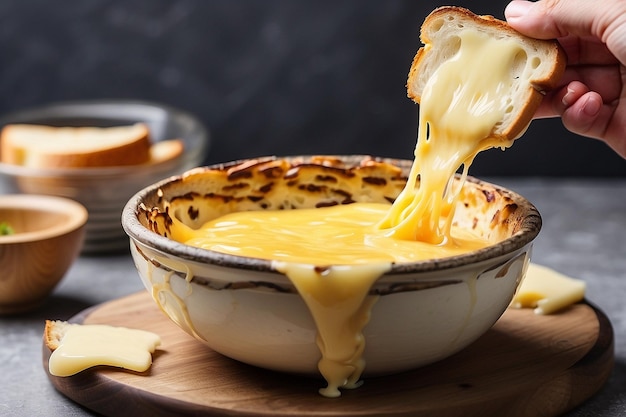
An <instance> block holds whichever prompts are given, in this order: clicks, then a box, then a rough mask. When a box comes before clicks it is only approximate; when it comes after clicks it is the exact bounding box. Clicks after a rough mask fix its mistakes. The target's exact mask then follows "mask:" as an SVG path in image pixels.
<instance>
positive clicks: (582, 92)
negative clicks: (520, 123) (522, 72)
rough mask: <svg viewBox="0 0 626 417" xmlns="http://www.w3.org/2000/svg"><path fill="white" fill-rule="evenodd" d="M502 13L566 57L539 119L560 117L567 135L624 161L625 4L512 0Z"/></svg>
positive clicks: (620, 1)
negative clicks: (598, 143)
mask: <svg viewBox="0 0 626 417" xmlns="http://www.w3.org/2000/svg"><path fill="white" fill-rule="evenodd" d="M504 14H505V16H506V19H507V21H508V23H509V24H510V25H511V26H512V27H513V28H514V29H516V30H518V31H519V32H521V33H523V34H525V35H527V36H531V37H534V38H539V39H551V38H557V39H558V41H559V42H560V43H561V46H563V49H564V50H565V53H566V54H567V57H568V64H567V68H566V70H565V74H564V75H563V78H562V80H561V83H560V87H557V88H556V89H555V90H554V91H552V92H550V93H548V94H547V95H546V97H545V98H544V99H543V101H542V103H541V106H540V108H539V109H538V110H537V113H536V114H535V117H536V118H543V117H555V116H561V119H562V121H563V124H564V125H565V127H566V128H567V129H568V130H570V131H572V132H574V133H576V134H579V135H582V136H588V137H592V138H597V139H601V140H603V141H604V142H606V143H607V144H608V145H609V146H610V147H611V148H613V149H614V150H615V151H616V152H617V153H618V154H620V155H621V156H622V157H624V158H626V2H625V1H623V0H602V1H589V0H538V1H536V2H531V1H526V0H513V1H512V2H511V3H509V5H508V6H507V7H506V9H505V12H504Z"/></svg>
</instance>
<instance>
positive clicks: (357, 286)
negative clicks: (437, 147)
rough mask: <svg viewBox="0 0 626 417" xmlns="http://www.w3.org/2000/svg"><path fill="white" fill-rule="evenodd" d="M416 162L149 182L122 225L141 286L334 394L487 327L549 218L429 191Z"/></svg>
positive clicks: (467, 187) (522, 206) (267, 361)
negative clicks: (317, 380)
mask: <svg viewBox="0 0 626 417" xmlns="http://www.w3.org/2000/svg"><path fill="white" fill-rule="evenodd" d="M414 171H415V170H413V169H412V161H408V160H393V159H383V158H375V157H371V156H359V155H356V156H355V155H353V156H298V157H284V158H281V157H267V158H258V159H250V160H243V161H235V162H231V163H225V164H220V165H214V166H209V167H200V168H195V169H192V170H190V171H188V172H186V173H184V174H183V175H180V176H175V177H171V178H169V179H166V180H163V181H161V182H159V183H156V184H153V185H152V186H149V187H147V188H145V189H143V190H141V191H140V192H139V193H137V194H136V195H135V196H134V197H133V198H132V199H131V200H130V201H129V202H128V204H127V205H126V207H125V209H124V212H123V215H122V224H123V227H124V229H125V231H126V233H127V234H128V235H129V237H130V240H131V245H130V246H131V253H132V256H133V259H134V262H135V264H136V266H137V269H138V271H139V275H140V277H141V279H142V281H143V283H144V285H145V287H146V288H147V290H148V291H149V292H150V293H151V294H152V297H153V299H154V301H155V303H156V304H157V305H158V306H159V307H160V308H161V309H162V310H163V311H164V312H165V314H166V315H167V316H168V317H169V318H170V319H171V320H172V321H173V322H175V323H176V324H177V325H178V326H179V327H180V328H181V329H183V330H184V331H185V332H187V333H189V334H190V335H192V336H193V337H195V338H196V339H198V340H199V341H201V342H203V343H205V344H206V345H207V346H208V347H209V348H211V349H214V350H215V351H217V352H219V353H221V354H223V355H225V356H227V357H230V358H233V359H236V360H239V361H242V362H245V363H248V364H251V365H255V366H259V367H263V368H267V369H272V370H276V371H283V372H290V373H298V374H306V375H318V376H320V377H321V380H320V387H321V389H320V393H321V394H322V395H324V396H327V397H337V396H339V395H340V394H341V390H342V389H346V388H355V387H358V386H359V384H360V383H361V381H362V378H363V377H366V378H367V376H372V375H383V374H390V373H396V372H402V371H406V370H409V369H414V368H417V367H420V366H423V365H426V364H429V363H432V362H435V361H438V360H441V359H444V358H446V357H448V356H450V355H452V354H454V353H455V352H458V351H459V350H461V349H463V348H464V347H466V346H467V345H469V344H470V343H472V342H473V341H475V340H476V339H477V338H479V337H480V336H481V335H482V334H483V333H485V332H486V331H487V330H488V329H489V328H490V327H491V326H492V325H493V324H494V323H495V322H496V321H497V320H498V318H499V317H500V316H501V315H502V313H503V312H504V311H505V309H506V308H507V306H508V305H509V303H510V302H511V299H512V297H513V295H514V294H515V291H516V289H517V288H518V285H519V283H520V281H521V279H522V277H523V275H524V272H525V270H526V267H527V265H528V262H529V255H530V251H531V246H532V242H533V240H534V238H535V237H536V236H537V234H538V233H539V230H540V228H541V218H540V215H539V213H538V212H537V210H536V209H535V207H534V206H533V205H532V204H531V203H530V202H529V201H527V200H526V199H525V198H523V197H522V196H520V195H518V194H516V193H514V192H512V191H509V190H506V189H504V188H502V187H499V186H497V185H493V184H489V183H486V182H483V181H480V180H477V179H474V178H472V177H464V176H459V175H456V176H455V175H454V174H453V180H452V181H451V182H450V183H449V184H447V185H446V187H447V191H448V192H447V193H446V195H448V197H446V198H441V197H439V198H438V197H437V196H431V197H432V198H427V197H424V196H421V195H419V196H418V194H420V193H421V192H425V191H426V188H428V187H425V186H421V187H420V186H415V185H408V186H407V184H412V183H411V181H417V183H419V182H420V175H417V174H416V173H415V172H414ZM420 190H422V191H421V192H420ZM416 193H417V194H416ZM452 195H454V197H452ZM416 197H420V198H419V203H418V204H416V203H415V202H416V201H417V199H416ZM411 216H414V217H411ZM416 236H417V237H416Z"/></svg>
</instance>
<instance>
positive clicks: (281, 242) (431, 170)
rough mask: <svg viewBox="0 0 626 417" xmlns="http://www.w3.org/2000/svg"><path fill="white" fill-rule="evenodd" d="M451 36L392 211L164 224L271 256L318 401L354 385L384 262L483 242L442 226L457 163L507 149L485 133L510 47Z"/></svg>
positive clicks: (192, 237) (198, 239)
mask: <svg viewBox="0 0 626 417" xmlns="http://www.w3.org/2000/svg"><path fill="white" fill-rule="evenodd" d="M460 37H461V47H460V49H459V51H458V53H457V54H456V56H454V57H453V58H452V59H451V60H450V61H448V62H446V63H444V64H442V66H441V67H440V68H439V69H437V71H436V72H435V73H434V74H433V75H432V77H431V78H430V79H429V81H428V83H427V85H426V86H425V88H424V91H423V95H422V98H421V105H420V120H419V126H420V127H419V132H418V141H417V145H416V148H415V161H414V164H413V166H412V169H411V172H410V176H409V179H408V182H407V185H406V187H405V188H404V190H403V191H402V193H401V194H400V196H399V197H398V198H397V199H396V201H395V202H394V204H393V205H392V206H389V205H375V204H364V203H354V204H350V205H346V206H337V207H332V208H324V209H312V210H292V211H289V210H285V211H280V212H276V211H273V212H263V211H260V212H242V213H233V214H229V215H226V216H224V217H221V218H219V219H215V220H213V221H211V222H209V223H207V224H206V225H205V226H203V227H202V228H200V229H199V230H197V231H192V230H190V229H189V228H186V227H185V226H184V225H182V224H181V223H180V222H179V221H176V219H173V220H174V227H173V228H172V237H173V238H174V239H176V240H179V241H181V242H184V243H187V244H189V245H194V246H199V247H203V248H206V249H211V250H215V251H220V252H225V253H231V254H235V255H241V256H251V257H256V258H265V259H271V260H273V261H274V265H275V267H276V269H277V270H279V271H282V272H283V273H285V274H286V275H287V276H288V277H289V278H290V279H291V281H292V282H293V283H294V285H295V286H296V287H297V289H298V291H299V293H300V295H301V296H302V298H303V300H304V301H305V303H306V304H307V306H308V308H309V310H310V312H311V315H312V316H313V319H314V321H315V323H316V326H317V330H318V336H317V344H318V346H319V348H320V352H321V354H322V358H321V360H320V362H319V365H318V366H319V370H320V373H321V374H322V375H323V376H324V378H325V379H326V381H327V383H328V387H327V388H324V389H322V390H320V393H321V394H322V395H324V396H328V397H337V396H339V395H340V391H339V388H354V387H356V386H358V381H359V378H360V376H361V372H362V371H363V369H364V366H365V364H364V363H363V360H362V357H361V355H362V352H363V350H364V348H365V346H364V341H363V334H362V330H363V327H364V326H365V325H366V324H367V322H368V320H369V315H370V313H371V309H372V306H373V305H374V303H375V301H376V299H375V297H371V296H368V292H369V289H370V288H371V286H372V284H373V282H374V281H376V279H377V278H378V277H380V276H381V275H382V274H383V273H385V271H387V270H389V269H390V268H391V265H392V263H393V262H412V261H416V260H423V259H433V258H442V257H447V256H451V255H456V254H459V253H463V252H468V251H472V250H475V249H477V248H480V247H484V246H486V245H487V244H488V242H485V241H483V240H481V239H479V238H478V237H477V236H472V235H471V234H469V232H468V231H465V230H457V229H455V228H454V227H452V224H453V223H452V220H453V217H454V207H455V205H456V202H457V201H456V200H457V196H458V192H459V191H460V187H461V186H462V183H463V181H461V182H460V183H457V184H456V189H452V186H453V178H454V175H455V172H456V171H457V170H458V169H459V168H460V167H461V166H462V165H463V168H464V170H463V174H464V176H465V175H466V174H467V171H468V168H469V166H470V164H471V163H472V161H473V159H474V157H475V155H476V154H477V153H478V152H480V151H482V150H484V149H487V148H491V147H494V146H501V147H506V146H509V145H510V144H511V143H510V142H503V141H502V140H495V139H492V138H490V134H491V132H492V131H493V130H494V126H495V125H496V123H497V122H498V121H500V120H501V119H502V117H503V115H504V114H505V112H507V111H508V110H509V108H510V103H508V102H507V101H506V99H503V97H507V96H508V94H507V93H508V89H509V88H510V87H511V83H512V79H511V77H510V76H509V73H510V67H511V65H512V63H513V60H514V59H515V55H516V54H517V53H518V52H519V48H518V47H517V46H515V44H514V43H512V42H510V41H507V40H497V41H496V40H493V39H491V38H490V37H488V36H487V35H483V34H479V33H474V32H462V33H461V34H460ZM477 62H478V63H480V65H476V63H477ZM487 62H488V63H489V67H488V73H486V72H485V65H484V64H483V63H487ZM418 179H419V181H418ZM463 179H464V177H463Z"/></svg>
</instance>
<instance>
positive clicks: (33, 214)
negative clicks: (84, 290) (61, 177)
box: [0, 194, 87, 315]
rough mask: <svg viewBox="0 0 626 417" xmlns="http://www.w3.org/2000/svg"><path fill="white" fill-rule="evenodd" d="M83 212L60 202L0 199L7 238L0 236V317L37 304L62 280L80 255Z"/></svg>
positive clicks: (24, 196)
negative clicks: (9, 229) (6, 227)
mask: <svg viewBox="0 0 626 417" xmlns="http://www.w3.org/2000/svg"><path fill="white" fill-rule="evenodd" d="M86 222H87V210H86V209H85V207H83V206H82V205H81V204H79V203H77V202H75V201H73V200H70V199H66V198H61V197H54V196H43V195H29V194H20V195H3V196H2V197H0V223H7V224H8V225H9V226H10V227H11V229H12V230H13V233H12V234H9V235H0V268H1V270H2V273H0V314H3V315H4V314H16V313H21V312H25V311H29V310H32V309H34V308H36V307H37V306H39V305H40V304H41V303H42V302H43V300H44V299H45V298H46V297H47V296H48V295H49V294H50V293H51V292H52V290H53V289H54V288H55V287H56V285H57V284H58V283H59V282H60V281H61V279H62V278H63V277H64V276H65V273H66V272H67V270H68V269H69V267H70V266H71V264H72V263H73V262H74V260H75V259H76V257H77V256H78V253H79V252H80V250H81V248H82V245H83V240H84V236H85V223H86Z"/></svg>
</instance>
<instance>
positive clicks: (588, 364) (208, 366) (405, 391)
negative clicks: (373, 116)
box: [43, 292, 614, 417]
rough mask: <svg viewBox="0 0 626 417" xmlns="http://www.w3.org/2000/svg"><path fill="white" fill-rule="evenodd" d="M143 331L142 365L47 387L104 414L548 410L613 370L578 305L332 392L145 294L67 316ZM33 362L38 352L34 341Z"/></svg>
mask: <svg viewBox="0 0 626 417" xmlns="http://www.w3.org/2000/svg"><path fill="white" fill-rule="evenodd" d="M71 321H73V322H78V323H85V324H87V323H89V324H95V323H101V324H111V325H117V326H125V327H131V328H138V329H144V330H149V331H153V332H155V333H158V334H159V335H160V336H161V338H162V346H161V348H160V349H159V350H157V351H156V352H155V354H154V362H153V364H152V367H151V368H150V370H149V371H147V372H145V373H133V372H128V371H124V370H119V369H115V368H107V367H97V368H92V369H90V370H86V371H84V372H81V373H79V374H77V375H74V376H71V377H66V378H60V377H54V376H51V375H49V378H50V381H51V382H52V384H53V385H54V386H55V387H56V389H57V390H59V391H60V392H62V393H63V394H65V395H66V396H67V397H69V398H71V399H72V400H74V401H76V402H77V403H79V404H82V405H84V406H85V407H87V408H89V409H91V410H93V411H96V412H98V413H101V414H104V415H107V416H136V415H150V416H166V415H172V416H173V415H175V416H184V415H196V416H198V415H225V416H279V417H280V416H342V417H345V416H377V415H381V416H382V415H384V416H429V417H433V416H435V417H436V416H445V417H454V416H463V417H468V416H485V415H497V416H519V417H521V416H533V417H534V416H537V415H542V416H553V415H559V414H562V413H563V412H566V411H568V410H570V409H572V408H573V407H575V406H576V405H578V404H580V403H582V402H583V401H584V400H586V399H587V398H589V397H590V396H592V395H593V394H594V393H595V392H596V391H597V390H598V389H599V388H600V387H601V386H602V385H603V384H604V383H605V381H606V380H607V378H608V376H609V374H610V372H611V369H612V367H613V360H614V356H613V330H612V327H611V324H610V322H609V320H608V319H607V317H606V316H605V315H604V314H603V313H602V312H601V311H599V310H598V309H596V308H594V307H593V306H591V305H590V304H587V303H581V304H577V305H574V306H572V307H571V308H569V309H567V310H565V311H563V312H562V313H560V314H555V315H550V316H537V315H535V314H533V312H532V311H531V310H513V309H509V310H507V311H506V312H505V314H504V315H503V316H502V318H501V319H500V320H499V321H498V322H497V323H496V324H495V325H494V327H493V328H492V329H491V330H489V331H488V332H487V333H486V334H485V335H484V336H483V337H482V338H480V339H479V340H478V341H476V342H475V343H474V344H472V345H470V346H469V347H468V348H466V349H465V350H463V351H461V352H459V353H458V354H456V355H454V356H452V357H450V358H448V359H446V360H444V361H441V362H438V363H436V364H433V365H429V366H426V367H423V368H420V369H417V370H414V371H410V372H406V373H402V374H397V375H391V376H385V377H377V378H365V383H364V384H363V386H361V387H360V388H358V389H355V390H344V391H343V395H342V396H341V397H340V398H336V399H329V398H324V397H322V396H320V395H319V394H318V393H317V390H318V388H320V387H321V386H323V385H324V384H323V381H322V380H320V379H316V378H308V377H302V376H294V375H286V374H280V373H276V372H272V371H267V370H263V369H259V368H255V367H252V366H248V365H245V364H242V363H239V362H236V361H234V360H231V359H228V358H226V357H224V356H221V355H220V354H218V353H216V352H214V351H212V350H211V349H209V348H208V347H206V346H204V345H203V344H201V343H200V342H197V341H196V340H195V339H193V338H191V337H190V336H188V335H187V334H186V333H184V332H183V331H182V330H180V329H179V328H178V327H176V325H174V324H173V323H172V322H170V320H169V319H168V318H166V317H165V316H164V315H163V313H162V312H161V311H160V310H159V309H158V307H156V304H155V303H154V302H153V301H152V300H151V298H150V296H149V294H148V293H147V292H141V293H137V294H133V295H130V296H127V297H124V298H121V299H117V300H114V301H111V302H108V303H105V304H102V305H99V306H96V307H93V308H91V309H88V310H85V311H84V312H82V313H81V314H79V315H77V316H75V317H74V318H73V319H72V320H71ZM43 355H44V368H45V369H46V371H47V369H48V358H49V356H50V352H49V350H48V349H47V348H46V347H45V345H44V346H43Z"/></svg>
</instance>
